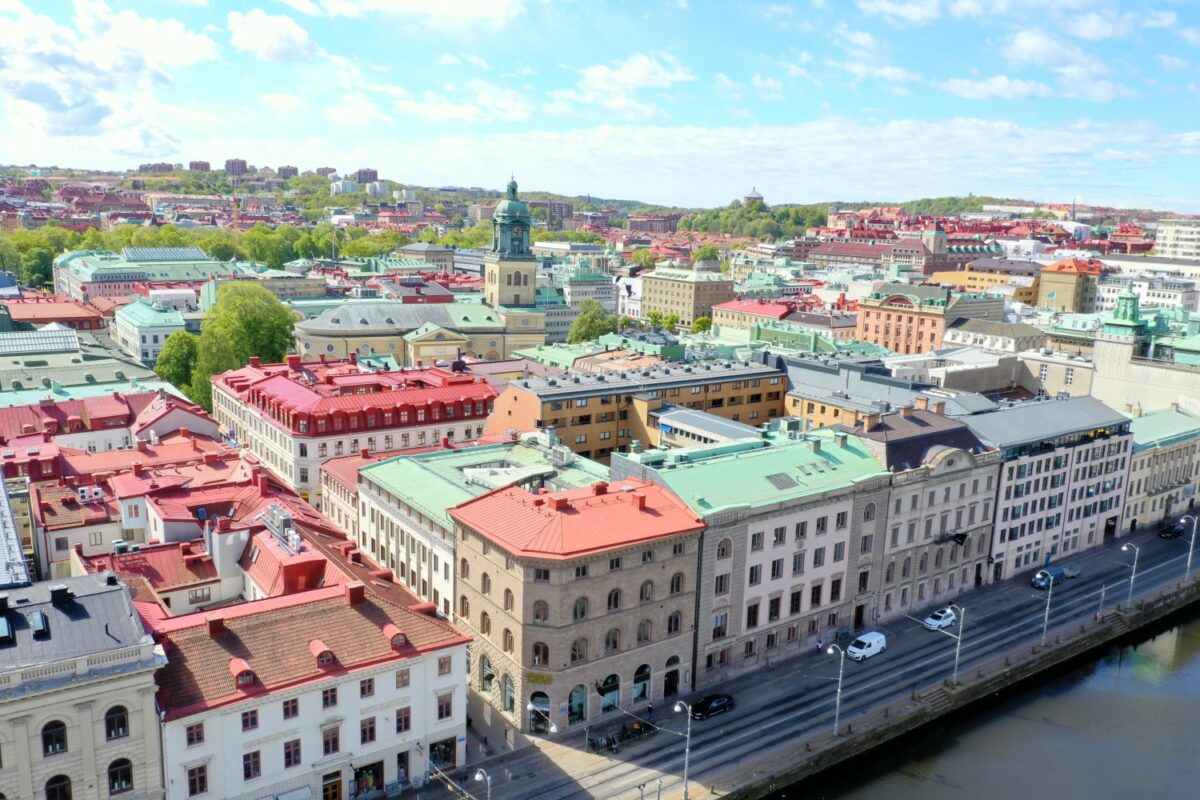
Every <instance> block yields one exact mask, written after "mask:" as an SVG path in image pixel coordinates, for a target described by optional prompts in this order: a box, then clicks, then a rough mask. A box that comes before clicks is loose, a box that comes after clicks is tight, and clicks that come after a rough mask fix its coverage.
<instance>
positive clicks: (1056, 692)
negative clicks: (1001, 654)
mask: <svg viewBox="0 0 1200 800" xmlns="http://www.w3.org/2000/svg"><path fill="white" fill-rule="evenodd" d="M1198 698H1200V615H1198V616H1197V617H1195V618H1193V619H1191V620H1190V621H1188V622H1186V623H1184V624H1182V625H1180V626H1179V627H1176V628H1173V629H1171V630H1168V631H1164V632H1162V633H1159V634H1157V635H1156V636H1154V637H1153V638H1151V639H1148V640H1146V641H1144V642H1141V643H1139V644H1138V645H1137V646H1136V647H1125V648H1121V649H1120V650H1113V651H1111V652H1109V653H1108V654H1106V655H1105V656H1104V657H1103V658H1101V659H1098V660H1097V661H1096V662H1095V663H1093V664H1089V665H1087V666H1085V667H1083V668H1080V669H1078V670H1076V671H1074V672H1072V673H1071V674H1069V675H1065V676H1063V677H1061V678H1058V679H1055V680H1054V681H1052V682H1050V683H1047V684H1045V685H1043V686H1041V687H1038V688H1036V689H1031V690H1029V691H1028V692H1025V693H1023V694H1021V695H1018V696H1014V697H1012V698H1010V699H1008V700H1006V701H1004V702H1003V703H1001V704H999V705H997V706H995V707H992V708H989V709H985V710H983V711H981V712H980V713H979V714H977V715H976V716H975V717H974V718H972V719H971V720H969V721H964V722H961V723H957V724H955V725H953V726H950V727H948V728H943V729H941V730H936V731H933V732H931V733H930V734H929V735H927V736H926V737H925V738H924V739H923V740H922V741H920V742H918V743H916V744H914V745H913V746H911V747H909V748H908V749H906V750H905V751H903V752H898V753H894V754H893V755H891V756H890V757H881V758H880V760H879V762H878V763H877V765H876V766H875V767H873V768H872V767H871V766H870V765H868V766H867V767H863V768H862V769H861V770H858V771H857V772H858V774H855V775H851V776H845V774H844V772H843V773H842V774H841V777H842V779H841V780H839V781H836V782H835V781H832V780H827V781H822V782H818V783H815V784H811V785H805V786H800V787H792V788H791V789H789V790H787V791H785V792H783V793H781V794H780V795H779V796H780V797H789V798H800V797H803V798H805V800H810V799H811V798H848V799H852V800H1011V798H1023V799H1024V800H1040V798H1055V799H1056V800H1059V799H1064V800H1066V799H1069V800H1074V798H1087V799H1088V800H1092V799H1094V800H1108V799H1109V798H1113V800H1117V799H1118V798H1120V799H1121V800H1124V798H1155V800H1195V798H1197V797H1200V759H1198V758H1197V757H1196V753H1197V750H1198V748H1200V702H1196V700H1197V699H1198Z"/></svg>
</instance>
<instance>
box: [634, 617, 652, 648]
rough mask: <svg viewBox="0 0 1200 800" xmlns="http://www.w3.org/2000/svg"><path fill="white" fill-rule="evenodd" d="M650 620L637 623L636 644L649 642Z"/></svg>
mask: <svg viewBox="0 0 1200 800" xmlns="http://www.w3.org/2000/svg"><path fill="white" fill-rule="evenodd" d="M650 633H651V629H650V620H648V619H644V620H642V621H641V622H639V623H638V631H637V640H638V644H645V643H646V642H648V641H650Z"/></svg>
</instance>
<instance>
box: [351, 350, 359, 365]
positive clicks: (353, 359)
mask: <svg viewBox="0 0 1200 800" xmlns="http://www.w3.org/2000/svg"><path fill="white" fill-rule="evenodd" d="M350 363H351V364H357V363H358V353H356V352H353V351H352V352H351V353H350Z"/></svg>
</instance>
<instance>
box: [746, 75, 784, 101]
mask: <svg viewBox="0 0 1200 800" xmlns="http://www.w3.org/2000/svg"><path fill="white" fill-rule="evenodd" d="M750 85H752V86H753V87H754V88H755V89H757V90H758V96H759V97H761V98H762V99H763V100H782V99H783V82H782V81H780V80H779V79H777V78H771V77H763V76H762V75H759V74H757V73H755V75H754V77H753V78H751V79H750Z"/></svg>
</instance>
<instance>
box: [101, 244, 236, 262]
mask: <svg viewBox="0 0 1200 800" xmlns="http://www.w3.org/2000/svg"><path fill="white" fill-rule="evenodd" d="M121 257H122V258H124V259H125V260H126V261H141V262H146V261H212V260H214V259H213V258H212V257H211V256H210V255H209V254H208V253H206V252H204V251H203V250H201V249H200V248H199V247H126V248H125V249H124V250H122V251H121Z"/></svg>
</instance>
